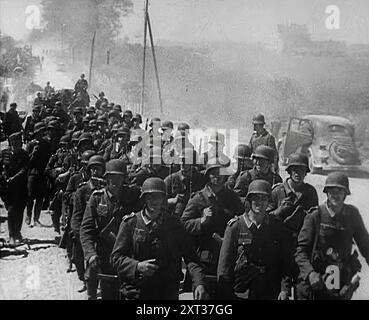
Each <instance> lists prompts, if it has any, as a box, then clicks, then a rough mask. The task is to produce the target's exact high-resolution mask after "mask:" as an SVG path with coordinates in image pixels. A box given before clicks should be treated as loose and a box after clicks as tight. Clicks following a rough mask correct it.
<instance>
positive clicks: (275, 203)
mask: <svg viewBox="0 0 369 320" xmlns="http://www.w3.org/2000/svg"><path fill="white" fill-rule="evenodd" d="M278 192H279V191H278V189H274V190H272V196H271V199H270V201H269V204H268V208H267V211H268V212H269V213H273V211H274V210H275V209H277V208H278Z"/></svg>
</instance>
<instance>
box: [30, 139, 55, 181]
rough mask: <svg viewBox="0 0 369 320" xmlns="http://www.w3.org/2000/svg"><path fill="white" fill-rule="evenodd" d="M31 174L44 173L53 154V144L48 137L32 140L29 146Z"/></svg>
mask: <svg viewBox="0 0 369 320" xmlns="http://www.w3.org/2000/svg"><path fill="white" fill-rule="evenodd" d="M27 151H28V153H29V174H31V175H44V173H45V169H46V166H47V163H48V162H49V158H50V156H51V146H50V143H49V142H48V141H47V140H46V139H41V140H40V141H37V140H32V141H31V142H30V143H29V144H28V146H27Z"/></svg>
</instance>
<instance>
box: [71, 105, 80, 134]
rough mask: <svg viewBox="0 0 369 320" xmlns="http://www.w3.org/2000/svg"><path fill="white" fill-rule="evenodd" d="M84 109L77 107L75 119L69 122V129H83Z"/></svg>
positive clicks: (74, 114)
mask: <svg viewBox="0 0 369 320" xmlns="http://www.w3.org/2000/svg"><path fill="white" fill-rule="evenodd" d="M82 120H83V109H82V108H75V109H74V111H73V120H71V121H70V122H69V124H68V129H70V130H73V131H82V130H83V122H82Z"/></svg>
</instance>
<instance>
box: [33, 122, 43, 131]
mask: <svg viewBox="0 0 369 320" xmlns="http://www.w3.org/2000/svg"><path fill="white" fill-rule="evenodd" d="M45 130H46V126H45V124H44V123H43V122H37V123H36V124H35V127H34V130H33V133H35V134H36V133H38V132H39V131H45Z"/></svg>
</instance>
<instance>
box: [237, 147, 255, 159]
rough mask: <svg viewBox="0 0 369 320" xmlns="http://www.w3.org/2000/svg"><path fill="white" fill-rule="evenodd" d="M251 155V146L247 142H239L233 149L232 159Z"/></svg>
mask: <svg viewBox="0 0 369 320" xmlns="http://www.w3.org/2000/svg"><path fill="white" fill-rule="evenodd" d="M250 157H251V148H250V147H249V146H248V145H247V144H239V145H237V147H236V149H235V150H234V155H233V158H234V159H244V158H250Z"/></svg>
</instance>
